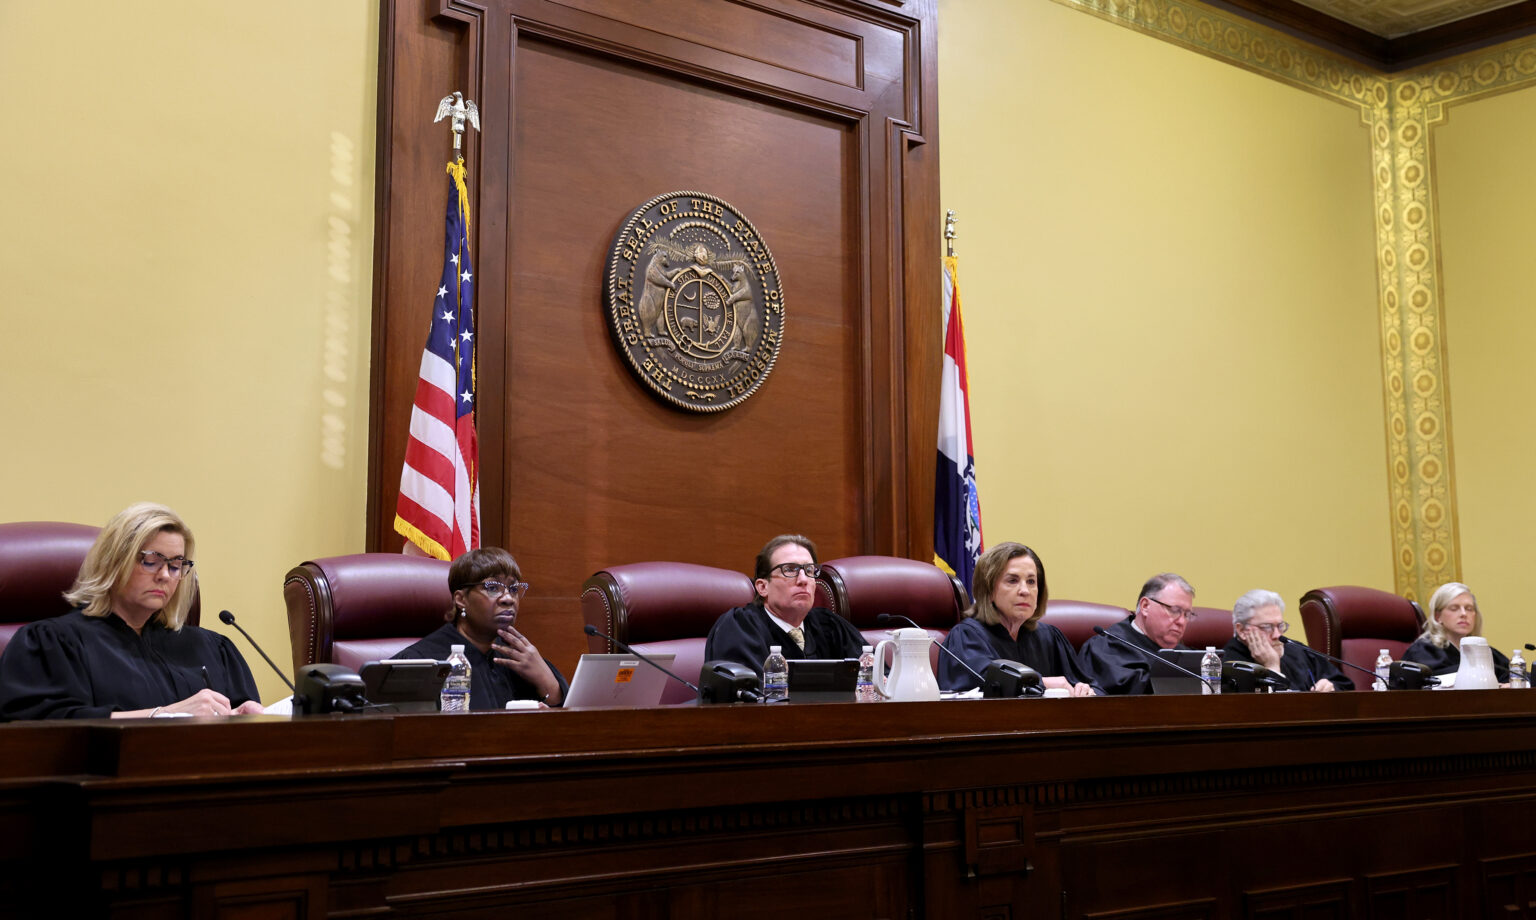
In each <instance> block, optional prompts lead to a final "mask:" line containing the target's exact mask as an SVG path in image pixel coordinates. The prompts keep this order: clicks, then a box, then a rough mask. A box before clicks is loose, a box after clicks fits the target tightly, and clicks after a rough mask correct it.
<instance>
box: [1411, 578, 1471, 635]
mask: <svg viewBox="0 0 1536 920" xmlns="http://www.w3.org/2000/svg"><path fill="white" fill-rule="evenodd" d="M1463 594H1465V595H1466V596H1467V597H1470V598H1472V632H1471V633H1470V634H1469V635H1473V636H1481V635H1482V634H1483V608H1481V607H1479V606H1477V595H1476V594H1473V593H1472V589H1471V588H1469V587H1467V586H1466V585H1464V584H1462V583H1461V582H1459V581H1448V582H1446V583H1445V584H1443V585H1441V586H1440V587H1438V588H1436V589H1435V593H1434V594H1431V595H1430V596H1429V617H1428V622H1426V623H1425V624H1424V632H1423V633H1422V634H1421V635H1420V636H1419V638H1421V639H1428V640H1429V641H1430V643H1431V644H1432V645H1435V646H1436V647H1438V648H1445V647H1446V646H1447V645H1450V644H1451V637H1450V635H1449V634H1448V633H1447V632H1446V631H1445V627H1444V626H1441V625H1440V611H1442V610H1444V609H1445V608H1447V607H1449V606H1451V601H1454V600H1455V599H1456V598H1458V597H1461V596H1462V595H1463Z"/></svg>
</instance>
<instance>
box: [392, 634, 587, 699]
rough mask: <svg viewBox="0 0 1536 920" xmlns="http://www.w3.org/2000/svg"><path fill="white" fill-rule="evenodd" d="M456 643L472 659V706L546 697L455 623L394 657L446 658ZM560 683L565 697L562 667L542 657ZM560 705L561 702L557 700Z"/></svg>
mask: <svg viewBox="0 0 1536 920" xmlns="http://www.w3.org/2000/svg"><path fill="white" fill-rule="evenodd" d="M455 645H462V646H464V658H465V660H467V661H468V662H469V708H470V709H505V708H506V705H507V703H509V702H511V701H512V700H540V701H543V700H544V696H545V692H544V691H543V690H541V689H540V688H539V687H537V686H535V685H534V684H533V682H532V681H530V680H528V678H526V677H524V676H522V675H521V674H518V673H517V672H516V671H513V670H511V669H510V668H506V667H502V666H500V665H498V664H496V662H495V659H494V657H493V656H490V655H487V654H485V653H484V652H482V651H480V649H479V648H478V647H476V646H475V644H474V643H473V642H470V641H469V640H467V639H465V638H464V634H463V633H461V632H459V630H458V629H457V628H455V626H454V624H452V623H444V624H443V625H442V626H439V627H438V628H437V629H436V630H435V631H433V632H432V633H429V634H428V635H427V636H426V637H425V638H423V639H422V640H421V641H419V642H416V643H415V644H413V645H411V646H409V647H408V648H405V649H402V650H401V651H399V652H397V653H396V654H395V655H393V656H391V657H394V658H431V659H433V660H435V661H447V660H448V655H449V653H450V650H451V649H452V647H453V646H455ZM543 661H544V664H545V666H546V667H548V668H549V671H550V673H551V674H553V675H554V678H555V682H556V683H557V684H558V685H559V687H560V695H559V697H558V699H560V700H563V699H565V695H566V693H568V692H570V689H571V685H570V683H569V682H568V681H567V680H566V679H565V675H564V674H561V673H560V669H559V668H557V667H555V666H554V665H553V664H551V663H550V661H549V659H547V658H545V659H543ZM556 705H558V703H557V704H556Z"/></svg>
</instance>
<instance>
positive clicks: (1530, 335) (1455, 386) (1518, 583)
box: [1435, 89, 1536, 657]
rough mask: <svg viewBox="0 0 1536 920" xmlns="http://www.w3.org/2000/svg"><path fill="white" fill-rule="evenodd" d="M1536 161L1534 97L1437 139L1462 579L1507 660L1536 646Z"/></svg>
mask: <svg viewBox="0 0 1536 920" xmlns="http://www.w3.org/2000/svg"><path fill="white" fill-rule="evenodd" d="M1533 150H1536V91H1533V90H1529V89H1527V90H1522V91H1519V92H1514V93H1509V94H1507V95H1502V96H1495V97H1493V98H1489V99H1478V100H1473V101H1470V102H1465V103H1462V104H1460V105H1457V106H1455V107H1454V108H1453V109H1452V110H1451V112H1450V119H1449V121H1448V122H1447V123H1446V124H1445V125H1443V126H1441V127H1440V128H1438V129H1436V134H1435V163H1436V174H1437V177H1438V180H1439V205H1440V238H1441V261H1442V264H1443V266H1444V277H1445V304H1446V307H1445V325H1446V330H1445V338H1446V345H1447V348H1448V352H1449V357H1450V360H1449V366H1450V371H1449V374H1448V377H1449V387H1450V398H1451V421H1452V424H1453V425H1454V439H1455V464H1456V488H1457V504H1458V506H1459V509H1460V512H1461V551H1462V560H1463V562H1462V580H1463V581H1464V582H1466V584H1467V585H1468V586H1469V587H1471V588H1472V589H1473V591H1475V592H1476V594H1477V597H1478V602H1479V604H1480V606H1481V607H1482V610H1483V615H1484V620H1485V633H1486V634H1487V635H1488V637H1489V641H1490V642H1492V643H1493V645H1494V646H1495V647H1496V648H1499V649H1501V650H1502V651H1504V652H1506V653H1507V652H1508V651H1509V650H1510V649H1511V648H1513V647H1515V645H1517V644H1522V643H1525V642H1530V641H1536V607H1533V605H1532V604H1531V603H1530V600H1529V594H1530V592H1529V585H1528V584H1527V583H1526V573H1527V571H1528V567H1529V565H1530V557H1531V546H1532V541H1531V537H1530V533H1531V527H1532V523H1531V522H1532V521H1536V488H1533V487H1532V483H1533V481H1536V479H1533V472H1536V468H1533V464H1532V461H1531V458H1532V457H1536V426H1532V425H1531V424H1529V423H1528V422H1527V420H1526V417H1525V416H1526V415H1527V414H1528V413H1527V412H1526V411H1523V410H1522V409H1521V407H1526V406H1530V405H1532V404H1536V375H1533V374H1532V373H1531V356H1532V355H1533V354H1536V309H1533V306H1536V304H1533V301H1532V298H1531V269H1530V266H1531V264H1532V262H1533V259H1536V226H1533V224H1532V221H1531V215H1532V214H1536V178H1533V176H1532V173H1531V164H1532V160H1531V151H1533ZM1527 657H1529V656H1527Z"/></svg>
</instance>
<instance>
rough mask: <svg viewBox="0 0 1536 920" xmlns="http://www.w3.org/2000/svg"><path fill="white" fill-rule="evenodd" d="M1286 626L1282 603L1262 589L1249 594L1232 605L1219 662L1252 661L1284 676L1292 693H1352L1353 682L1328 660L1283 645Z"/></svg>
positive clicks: (1292, 645)
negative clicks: (1227, 637)
mask: <svg viewBox="0 0 1536 920" xmlns="http://www.w3.org/2000/svg"><path fill="white" fill-rule="evenodd" d="M1289 628H1290V624H1289V623H1287V622H1285V600H1284V599H1283V598H1281V597H1280V595H1278V594H1276V593H1275V592H1273V591H1265V590H1263V589H1262V588H1259V589H1255V590H1253V591H1249V592H1248V593H1247V594H1244V595H1243V596H1242V597H1240V598H1238V599H1237V603H1235V604H1233V605H1232V633H1233V635H1232V641H1231V642H1228V643H1227V647H1226V649H1225V654H1224V655H1223V656H1222V660H1223V661H1252V662H1254V663H1255V664H1258V665H1261V666H1262V667H1266V668H1269V669H1270V670H1271V671H1274V672H1276V673H1278V674H1284V675H1285V676H1286V678H1287V679H1288V680H1290V682H1291V689H1293V690H1314V691H1317V692H1320V693H1326V692H1328V691H1331V690H1353V689H1355V684H1354V681H1352V680H1350V679H1349V678H1347V677H1345V676H1344V675H1343V673H1341V672H1340V671H1339V669H1338V667H1337V666H1336V665H1334V663H1333V662H1331V661H1329V660H1328V659H1326V658H1324V657H1322V656H1321V655H1319V654H1317V653H1316V652H1314V651H1312V650H1311V649H1310V648H1307V647H1306V646H1305V645H1302V644H1301V643H1300V642H1286V641H1284V640H1282V639H1281V638H1280V637H1281V636H1283V635H1285V633H1286V630H1288V629H1289Z"/></svg>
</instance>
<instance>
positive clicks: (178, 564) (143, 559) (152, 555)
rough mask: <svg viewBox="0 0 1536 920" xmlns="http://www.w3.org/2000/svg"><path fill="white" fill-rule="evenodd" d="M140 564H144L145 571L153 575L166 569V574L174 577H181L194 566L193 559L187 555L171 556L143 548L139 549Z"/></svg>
mask: <svg viewBox="0 0 1536 920" xmlns="http://www.w3.org/2000/svg"><path fill="white" fill-rule="evenodd" d="M139 565H141V566H143V567H144V571H146V572H148V573H149V574H151V575H153V574H155V573H156V572H158V571H160V570H161V569H165V571H166V574H168V575H170V576H171V577H172V578H180V577H181V576H182V575H184V574H186V570H188V569H191V568H192V560H191V559H188V558H187V557H185V556H177V557H175V558H170V557H167V556H165V555H164V554H162V553H157V552H155V551H154V550H152V549H141V550H139Z"/></svg>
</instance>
